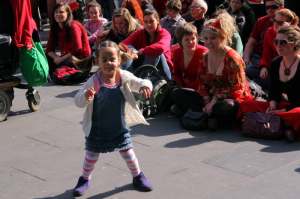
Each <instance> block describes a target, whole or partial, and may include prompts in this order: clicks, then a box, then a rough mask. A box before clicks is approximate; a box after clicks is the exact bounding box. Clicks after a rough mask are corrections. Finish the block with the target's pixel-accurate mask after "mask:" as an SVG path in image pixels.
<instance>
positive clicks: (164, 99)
mask: <svg viewBox="0 0 300 199" xmlns="http://www.w3.org/2000/svg"><path fill="white" fill-rule="evenodd" d="M134 74H135V75H136V76H137V77H139V78H143V79H148V80H150V81H151V82H152V84H153V90H152V95H151V97H150V99H144V98H142V97H141V96H138V95H135V97H136V100H137V103H138V105H139V107H140V109H141V111H142V113H143V115H144V116H145V117H149V116H150V115H155V114H158V113H159V112H163V111H165V110H167V109H168V106H169V105H170V104H171V102H170V97H169V94H170V87H169V84H168V82H167V81H166V80H165V79H164V77H163V76H162V75H161V74H160V73H159V71H158V69H157V68H155V67H154V66H152V65H142V66H140V67H139V68H138V69H137V70H136V71H135V72H134Z"/></svg>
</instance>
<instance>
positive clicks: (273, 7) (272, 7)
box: [265, 5, 279, 10]
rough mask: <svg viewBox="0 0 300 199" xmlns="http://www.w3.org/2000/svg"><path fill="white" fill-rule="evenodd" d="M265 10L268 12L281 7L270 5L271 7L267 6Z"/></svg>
mask: <svg viewBox="0 0 300 199" xmlns="http://www.w3.org/2000/svg"><path fill="white" fill-rule="evenodd" d="M265 8H266V10H269V9H272V10H276V9H278V8H279V6H278V5H269V6H267V5H266V6H265Z"/></svg>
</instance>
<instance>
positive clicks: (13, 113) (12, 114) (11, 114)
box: [8, 109, 32, 117]
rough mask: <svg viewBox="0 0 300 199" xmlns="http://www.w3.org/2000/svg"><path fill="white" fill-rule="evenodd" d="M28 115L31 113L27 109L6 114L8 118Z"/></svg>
mask: <svg viewBox="0 0 300 199" xmlns="http://www.w3.org/2000/svg"><path fill="white" fill-rule="evenodd" d="M28 113H32V111H31V110H29V109H26V110H21V111H10V112H9V113H8V116H9V117H11V116H18V115H25V114H28Z"/></svg>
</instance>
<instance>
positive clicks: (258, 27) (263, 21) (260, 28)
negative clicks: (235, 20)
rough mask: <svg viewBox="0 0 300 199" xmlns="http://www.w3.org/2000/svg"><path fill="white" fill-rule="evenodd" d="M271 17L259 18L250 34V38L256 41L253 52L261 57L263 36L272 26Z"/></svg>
mask: <svg viewBox="0 0 300 199" xmlns="http://www.w3.org/2000/svg"><path fill="white" fill-rule="evenodd" d="M272 24H273V22H272V17H270V16H267V15H266V16H263V17H260V18H259V19H258V20H257V21H256V23H255V25H254V27H253V29H252V32H251V35H250V36H251V37H252V38H254V39H255V40H256V42H257V43H256V46H255V47H254V52H255V53H257V54H259V55H261V54H262V48H263V41H264V36H265V33H266V31H267V29H268V28H269V27H270V26H272Z"/></svg>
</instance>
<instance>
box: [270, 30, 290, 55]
mask: <svg viewBox="0 0 300 199" xmlns="http://www.w3.org/2000/svg"><path fill="white" fill-rule="evenodd" d="M274 45H275V47H276V50H277V52H278V54H279V55H280V56H286V55H290V54H293V53H294V47H295V46H294V44H293V43H291V42H289V41H288V38H287V36H286V35H284V34H277V35H276V38H275V39H274Z"/></svg>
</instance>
